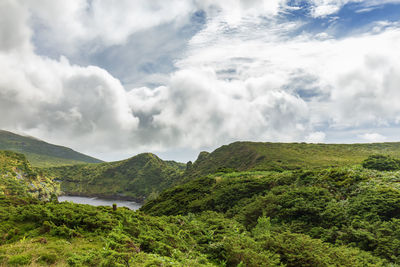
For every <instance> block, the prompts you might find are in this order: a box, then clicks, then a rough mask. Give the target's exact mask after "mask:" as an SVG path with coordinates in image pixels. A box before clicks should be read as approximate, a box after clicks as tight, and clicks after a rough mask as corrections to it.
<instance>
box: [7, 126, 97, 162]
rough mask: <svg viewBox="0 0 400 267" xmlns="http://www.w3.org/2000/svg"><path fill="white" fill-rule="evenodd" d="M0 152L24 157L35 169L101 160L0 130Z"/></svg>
mask: <svg viewBox="0 0 400 267" xmlns="http://www.w3.org/2000/svg"><path fill="white" fill-rule="evenodd" d="M0 150H12V151H16V152H19V153H23V154H25V155H26V157H27V158H28V160H29V161H30V162H31V163H32V165H34V166H35V167H50V166H61V165H72V164H78V163H82V162H85V163H99V162H101V160H98V159H95V158H93V157H90V156H87V155H84V154H82V153H79V152H76V151H74V150H72V149H70V148H67V147H62V146H57V145H52V144H49V143H46V142H44V141H41V140H37V139H35V138H32V137H26V136H21V135H17V134H14V133H11V132H7V131H2V130H0Z"/></svg>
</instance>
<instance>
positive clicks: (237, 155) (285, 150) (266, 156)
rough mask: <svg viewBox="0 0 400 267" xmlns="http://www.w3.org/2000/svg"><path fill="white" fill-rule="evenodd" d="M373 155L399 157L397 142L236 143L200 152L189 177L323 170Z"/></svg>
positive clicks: (346, 164)
mask: <svg viewBox="0 0 400 267" xmlns="http://www.w3.org/2000/svg"><path fill="white" fill-rule="evenodd" d="M372 154H384V155H390V156H394V157H398V158H400V143H376V144H306V143H257V142H236V143H232V144H229V145H224V146H222V147H220V148H218V149H216V150H215V151H213V152H212V153H208V152H201V153H200V155H199V157H198V159H197V160H196V161H195V162H194V163H193V164H192V165H191V164H189V167H190V168H189V171H188V172H187V175H188V176H191V177H197V176H201V175H205V174H210V173H215V172H217V171H247V170H264V171H265V170H273V171H283V170H294V169H301V168H305V169H315V168H318V169H323V168H328V167H340V166H352V165H354V164H359V163H361V161H363V160H364V159H365V158H367V157H368V156H370V155H372Z"/></svg>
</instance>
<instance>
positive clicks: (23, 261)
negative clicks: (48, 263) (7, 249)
mask: <svg viewBox="0 0 400 267" xmlns="http://www.w3.org/2000/svg"><path fill="white" fill-rule="evenodd" d="M30 263H31V256H29V255H15V256H11V257H10V258H9V259H8V264H9V265H11V266H21V265H28V264H30Z"/></svg>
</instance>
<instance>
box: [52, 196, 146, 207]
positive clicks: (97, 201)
mask: <svg viewBox="0 0 400 267" xmlns="http://www.w3.org/2000/svg"><path fill="white" fill-rule="evenodd" d="M58 201H60V202H63V201H71V202H73V203H77V204H89V205H92V206H112V204H113V203H115V204H117V207H127V208H129V209H131V210H137V209H139V208H140V207H141V206H142V205H141V204H139V203H136V202H132V201H127V200H117V199H103V198H97V197H78V196H60V197H58Z"/></svg>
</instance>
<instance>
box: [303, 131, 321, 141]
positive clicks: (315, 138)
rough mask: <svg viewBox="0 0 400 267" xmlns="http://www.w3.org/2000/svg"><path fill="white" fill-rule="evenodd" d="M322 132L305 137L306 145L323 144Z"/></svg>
mask: <svg viewBox="0 0 400 267" xmlns="http://www.w3.org/2000/svg"><path fill="white" fill-rule="evenodd" d="M325 136H326V135H325V133H324V132H312V133H310V134H309V135H308V136H307V137H306V142H307V143H323V142H324V140H325Z"/></svg>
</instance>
